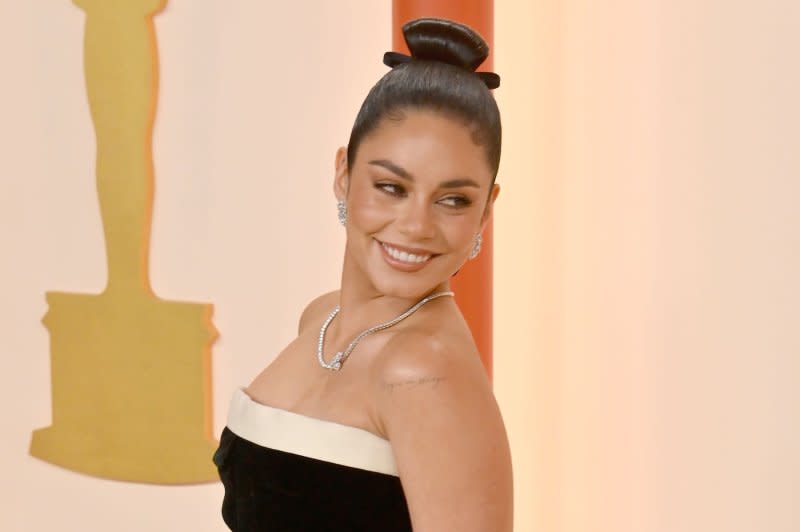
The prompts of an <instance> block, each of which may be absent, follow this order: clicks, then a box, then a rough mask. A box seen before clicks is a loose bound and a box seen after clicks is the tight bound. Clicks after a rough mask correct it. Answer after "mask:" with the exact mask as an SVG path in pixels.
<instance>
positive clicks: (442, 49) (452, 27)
mask: <svg viewBox="0 0 800 532" xmlns="http://www.w3.org/2000/svg"><path fill="white" fill-rule="evenodd" d="M403 37H404V38H405V41H406V44H407V45H408V49H409V50H410V51H411V57H409V56H407V55H405V54H400V53H397V52H386V54H385V55H384V58H383V62H384V63H385V64H386V65H387V66H390V67H392V68H394V67H395V66H397V65H400V64H403V63H407V62H409V61H411V60H412V59H420V60H423V61H439V62H442V63H447V64H450V65H453V66H457V67H460V68H464V69H466V70H469V71H471V72H475V70H476V69H477V68H478V67H479V66H480V65H481V64H482V63H483V62H484V61H486V58H487V57H489V46H488V45H487V44H486V41H484V40H483V37H481V36H480V34H479V33H478V32H477V31H475V30H473V29H472V28H470V27H469V26H467V25H465V24H460V23H458V22H454V21H452V20H445V19H439V18H420V19H416V20H412V21H409V22H407V23H406V24H404V25H403ZM476 74H477V75H478V76H479V77H480V78H481V79H482V80H483V82H484V83H486V86H487V87H489V88H490V89H496V88H497V87H498V86H500V76H498V75H497V74H495V73H493V72H476Z"/></svg>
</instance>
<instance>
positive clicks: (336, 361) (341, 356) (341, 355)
mask: <svg viewBox="0 0 800 532" xmlns="http://www.w3.org/2000/svg"><path fill="white" fill-rule="evenodd" d="M453 295H455V294H454V293H453V292H451V291H449V290H448V291H445V292H436V293H435V294H431V295H429V296H426V297H424V298H422V299H420V300H419V301H417V302H416V303H415V304H414V306H413V307H411V308H409V309H408V310H406V311H405V312H403V313H402V314H400V315H399V316H397V317H396V318H394V319H391V320H389V321H387V322H384V323H381V324H379V325H375V326H374V327H370V328H369V329H366V330H365V331H363V332H362V333H361V334H359V335H358V336H356V337H355V339H354V340H353V341H352V342H350V345H348V346H347V349H345V350H344V351H338V352H337V353H336V355H334V357H333V360H331V361H330V363H328V362H325V358H324V357H323V356H322V348H323V345H324V344H325V331H327V330H328V325H330V324H331V321H333V318H334V316H336V315H337V314H338V313H339V305H336V308H334V309H333V311H331V313H330V314H329V315H328V318H327V319H326V320H325V322H324V323H323V324H322V327H320V329H319V340H318V342H317V362H319V365H320V366H322V367H323V368H325V369H330V370H333V371H339V370H340V369H342V364H344V361H345V360H347V357H349V356H350V353H352V352H353V349H355V348H356V346H357V345H358V342H360V341H361V340H362V339H363V338H364V337H365V336H368V335H370V334H372V333H374V332H378V331H382V330H383V329H388V328H389V327H391V326H392V325H395V324H397V323H399V322H401V321H403V320H404V319H406V318H407V317H409V316H411V315H412V314H414V313H415V312H416V311H417V310H419V308H420V307H421V306H422V305H424V304H425V303H427V302H428V301H430V300H431V299H436V298H437V297H442V296H453Z"/></svg>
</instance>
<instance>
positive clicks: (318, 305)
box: [297, 290, 339, 334]
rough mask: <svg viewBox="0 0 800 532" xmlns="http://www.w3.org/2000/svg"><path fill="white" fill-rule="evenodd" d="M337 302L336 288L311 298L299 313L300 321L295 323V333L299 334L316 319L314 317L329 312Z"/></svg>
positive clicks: (337, 293)
mask: <svg viewBox="0 0 800 532" xmlns="http://www.w3.org/2000/svg"><path fill="white" fill-rule="evenodd" d="M338 302H339V291H338V290H334V291H332V292H328V293H325V294H322V295H321V296H319V297H316V298H314V299H312V300H311V302H310V303H309V304H308V305H306V308H305V309H303V312H302V314H300V321H299V322H298V324H297V333H298V334H301V333H302V332H303V330H305V328H306V327H308V325H309V323H311V322H316V321H317V320H316V318H317V316H318V315H320V314H322V313H328V312H330V311H331V310H332V309H333V307H335V306H336V304H337V303H338Z"/></svg>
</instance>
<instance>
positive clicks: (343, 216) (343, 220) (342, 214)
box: [336, 200, 347, 225]
mask: <svg viewBox="0 0 800 532" xmlns="http://www.w3.org/2000/svg"><path fill="white" fill-rule="evenodd" d="M336 208H338V209H339V223H340V224H342V225H347V204H346V203H345V202H344V200H339V201H338V202H336Z"/></svg>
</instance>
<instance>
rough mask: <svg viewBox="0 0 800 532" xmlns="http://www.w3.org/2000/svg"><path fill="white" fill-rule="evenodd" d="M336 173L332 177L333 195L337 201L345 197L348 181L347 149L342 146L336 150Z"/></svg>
mask: <svg viewBox="0 0 800 532" xmlns="http://www.w3.org/2000/svg"><path fill="white" fill-rule="evenodd" d="M334 164H335V168H336V171H335V173H334V177H333V194H334V195H335V196H336V199H337V200H343V199H345V198H346V197H347V188H348V185H349V180H350V168H349V167H348V165H347V148H346V147H344V146H342V147H341V148H339V149H338V150H336V161H335V163H334Z"/></svg>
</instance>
